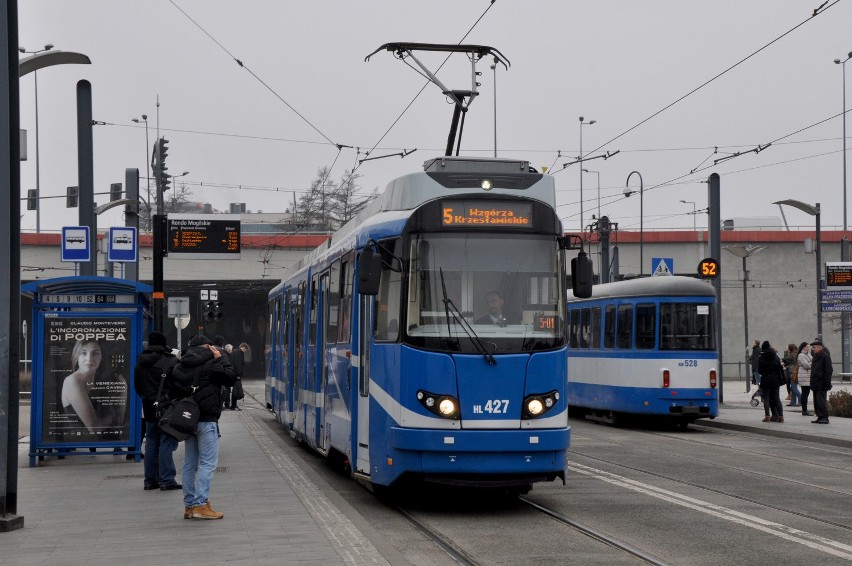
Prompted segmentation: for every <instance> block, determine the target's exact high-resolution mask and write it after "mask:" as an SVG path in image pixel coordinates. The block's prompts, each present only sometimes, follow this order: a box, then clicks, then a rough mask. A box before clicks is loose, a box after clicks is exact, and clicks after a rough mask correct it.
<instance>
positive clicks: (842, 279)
mask: <svg viewBox="0 0 852 566" xmlns="http://www.w3.org/2000/svg"><path fill="white" fill-rule="evenodd" d="M825 286H826V287H828V288H829V289H838V290H840V289H849V290H850V291H852V262H848V261H827V262H825Z"/></svg>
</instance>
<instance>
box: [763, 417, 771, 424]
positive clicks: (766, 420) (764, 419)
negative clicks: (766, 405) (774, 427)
mask: <svg viewBox="0 0 852 566" xmlns="http://www.w3.org/2000/svg"><path fill="white" fill-rule="evenodd" d="M769 420H770V416H769V415H766V416H765V417H763V422H765V423H768V422H769Z"/></svg>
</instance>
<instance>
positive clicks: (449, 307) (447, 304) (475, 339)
mask: <svg viewBox="0 0 852 566" xmlns="http://www.w3.org/2000/svg"><path fill="white" fill-rule="evenodd" d="M438 271H439V273H440V274H441V291H442V292H443V294H444V299H443V302H444V312H445V313H446V315H447V333H448V334H449V333H451V331H450V314H452V317H453V319H454V320H455V321H456V323H457V324H458V325H459V326H461V327H462V330H464V332H465V334H467V337H468V338H470V341H471V342H472V343H473V345H474V347H475V348H476V350H477V351H478V352H479V353H480V354H481V355H482V357H483V358H485V362H486V363H487V364H488V365H490V366H493V365H496V364H497V360H496V359H494V356H493V355H491V352H489V351H488V349H487V348H486V347H485V344H483V343H482V340H481V339H480V338H479V336H477V335H476V331H474V330H473V328H472V327H471V326H470V324H468V322H467V321H466V320H465V319H464V317H463V316H462V315H461V313H460V312H459V310H458V308H456V305H454V304H453V301H452V299H450V298H449V297H448V296H447V284H446V282H445V281H444V270H443V268H439V270H438ZM457 341H458V340H457Z"/></svg>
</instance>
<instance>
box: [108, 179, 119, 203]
mask: <svg viewBox="0 0 852 566" xmlns="http://www.w3.org/2000/svg"><path fill="white" fill-rule="evenodd" d="M121 192H122V191H121V183H112V184H110V186H109V201H110V202H112V201H115V200H121Z"/></svg>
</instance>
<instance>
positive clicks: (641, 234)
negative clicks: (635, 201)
mask: <svg viewBox="0 0 852 566" xmlns="http://www.w3.org/2000/svg"><path fill="white" fill-rule="evenodd" d="M634 173H635V174H636V175H639V275H642V274H643V273H644V272H645V204H644V194H645V182H644V181H643V180H642V174H641V173H640V172H639V171H631V172H630V174H629V175H628V176H627V180H626V181H625V182H624V184H625V185H626V188H625V189H624V196H625V197H629V196H630V195H633V194H635V193H636V191H631V190H630V177H632V176H633V174H634Z"/></svg>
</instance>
